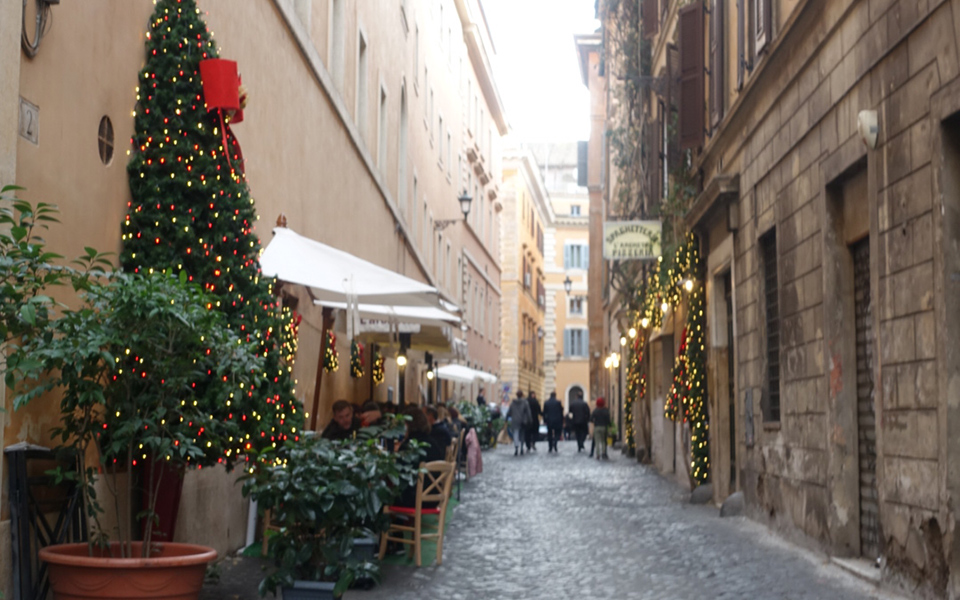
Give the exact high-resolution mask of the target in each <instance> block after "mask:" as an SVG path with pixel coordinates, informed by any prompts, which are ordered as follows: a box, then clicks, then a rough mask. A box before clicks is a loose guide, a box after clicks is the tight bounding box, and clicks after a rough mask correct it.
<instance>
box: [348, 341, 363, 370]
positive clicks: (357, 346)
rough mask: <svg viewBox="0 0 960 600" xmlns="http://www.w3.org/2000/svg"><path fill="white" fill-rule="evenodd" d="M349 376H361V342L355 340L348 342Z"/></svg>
mask: <svg viewBox="0 0 960 600" xmlns="http://www.w3.org/2000/svg"><path fill="white" fill-rule="evenodd" d="M350 377H353V378H354V379H360V378H361V377H363V344H361V343H360V342H358V341H357V340H353V342H351V343H350Z"/></svg>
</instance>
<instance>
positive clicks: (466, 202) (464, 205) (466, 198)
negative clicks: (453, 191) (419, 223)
mask: <svg viewBox="0 0 960 600" xmlns="http://www.w3.org/2000/svg"><path fill="white" fill-rule="evenodd" d="M457 202H459V203H460V211H461V212H462V213H463V220H464V221H466V220H467V215H469V214H470V204H471V203H472V202H473V198H471V197H470V195H469V194H468V193H467V190H463V192H461V193H460V197H458V198H457ZM459 221H460V219H438V220H436V221H434V222H433V230H434V231H440V230H441V229H446V228H447V227H448V226H450V225H453V224H454V223H458V222H459Z"/></svg>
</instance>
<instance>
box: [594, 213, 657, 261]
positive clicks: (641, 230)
mask: <svg viewBox="0 0 960 600" xmlns="http://www.w3.org/2000/svg"><path fill="white" fill-rule="evenodd" d="M661 228H662V224H661V223H660V221H607V222H605V223H604V224H603V257H604V258H606V259H616V260H644V259H652V258H657V257H658V256H660V253H661V250H660V232H661Z"/></svg>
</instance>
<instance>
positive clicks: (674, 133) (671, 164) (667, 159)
mask: <svg viewBox="0 0 960 600" xmlns="http://www.w3.org/2000/svg"><path fill="white" fill-rule="evenodd" d="M666 58H667V78H668V79H667V81H668V83H667V97H666V112H665V113H661V114H663V117H661V121H662V123H663V142H662V143H663V155H664V167H663V173H661V177H662V178H663V180H664V182H665V183H664V184H663V189H664V193H663V197H664V198H666V197H667V188H668V183H666V182H667V180H668V179H669V173H670V171H673V170H675V169H677V168H679V167H680V159H681V152H680V145H679V144H678V143H677V140H678V129H679V127H678V123H677V121H678V119H679V115H678V113H679V108H680V48H678V47H677V46H676V45H674V44H667V57H666Z"/></svg>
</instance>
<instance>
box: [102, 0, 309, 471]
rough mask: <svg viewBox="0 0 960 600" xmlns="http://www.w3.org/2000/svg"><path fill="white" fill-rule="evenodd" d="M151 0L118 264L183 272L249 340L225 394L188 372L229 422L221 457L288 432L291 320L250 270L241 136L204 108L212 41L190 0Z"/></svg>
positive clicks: (255, 249)
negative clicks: (240, 374)
mask: <svg viewBox="0 0 960 600" xmlns="http://www.w3.org/2000/svg"><path fill="white" fill-rule="evenodd" d="M155 4H156V7H155V9H154V12H153V15H152V17H151V19H150V23H149V27H148V30H147V32H146V42H145V43H146V52H147V57H146V62H145V63H144V66H143V68H142V69H141V70H140V72H139V86H138V87H137V90H136V94H137V105H136V109H135V110H134V113H133V116H134V117H135V120H134V133H133V137H132V138H131V143H132V146H133V151H132V156H131V159H130V162H129V164H128V165H127V173H128V176H129V183H130V191H131V195H132V201H131V202H129V203H128V205H127V214H126V216H125V218H124V221H123V225H122V236H121V237H122V241H123V248H122V251H121V253H120V263H121V266H122V267H123V269H124V270H125V271H128V272H134V273H139V272H142V271H146V272H153V271H173V272H183V273H186V275H187V278H188V279H189V280H190V281H193V282H196V283H198V284H199V285H200V286H201V287H202V288H203V289H204V290H205V291H207V292H209V293H211V294H213V295H214V296H215V297H216V300H215V301H211V302H210V303H209V304H208V305H207V308H208V309H211V310H213V309H216V310H219V311H221V312H222V313H223V314H224V315H225V317H226V319H225V320H226V323H227V327H228V328H229V329H231V330H232V331H233V332H234V333H235V334H237V336H238V337H239V338H240V340H241V343H249V344H252V345H254V347H255V349H256V352H257V354H259V355H260V356H262V357H263V358H264V359H265V366H264V371H263V372H262V373H261V374H260V375H261V377H260V378H259V379H260V380H259V381H258V382H257V384H256V385H254V386H252V387H251V386H248V387H247V388H246V389H241V388H239V387H237V389H235V390H233V391H232V392H229V393H228V394H227V395H226V396H225V395H224V394H223V393H222V392H220V391H219V390H221V389H222V388H221V387H219V386H213V385H210V383H209V381H208V380H203V379H201V380H198V381H197V382H196V386H197V388H200V389H203V390H209V392H205V393H201V394H199V396H200V398H201V399H202V402H203V404H204V406H205V407H206V409H207V410H208V411H209V414H211V415H216V417H217V418H218V419H221V420H223V421H224V422H225V423H226V422H231V423H235V424H237V425H238V426H239V430H240V431H239V433H238V434H237V435H236V437H235V438H231V441H232V442H233V443H234V446H233V447H232V448H227V449H225V450H224V451H223V453H222V458H223V459H225V460H220V462H227V463H228V465H229V464H232V462H233V461H234V460H236V458H237V457H238V455H239V454H240V453H241V452H244V451H254V450H262V449H269V448H275V447H277V445H278V444H280V443H282V442H283V441H284V440H285V439H287V438H288V437H293V438H297V437H298V436H299V434H298V431H299V430H300V428H301V427H302V423H303V411H302V409H301V406H300V405H299V403H298V401H297V400H296V396H295V393H294V387H293V377H292V371H293V364H292V361H293V357H294V354H295V352H296V345H295V337H296V325H295V324H294V315H293V313H292V311H289V310H283V311H281V310H280V304H279V302H278V301H277V298H276V297H275V296H274V293H273V285H274V281H273V280H272V279H269V278H265V277H263V276H262V274H261V271H260V264H259V254H260V251H261V245H260V240H259V239H258V238H257V236H256V235H255V234H254V232H253V225H254V223H255V222H256V220H257V214H256V209H255V206H254V200H253V198H252V197H251V195H250V190H249V188H248V186H247V182H246V178H245V175H244V173H243V171H242V169H241V168H240V167H241V164H242V157H241V155H240V146H239V144H238V143H237V140H236V138H235V137H234V136H233V133H232V132H231V131H229V126H228V125H226V123H227V122H228V120H229V115H228V116H227V117H224V114H223V113H222V112H221V110H220V109H219V108H218V107H213V106H210V107H208V106H206V99H205V92H206V88H205V86H204V84H203V82H202V81H201V76H200V64H201V62H202V61H205V60H208V59H213V58H216V57H217V55H218V51H217V46H216V43H215V42H214V40H213V38H212V36H211V34H210V31H209V29H208V28H207V26H206V24H205V23H204V21H203V19H202V18H201V17H200V11H199V9H198V8H197V6H196V1H195V0H157V1H156V3H155ZM237 85H239V82H237ZM208 108H209V109H210V110H208ZM214 108H216V110H214ZM236 120H237V121H239V120H240V119H239V115H237V118H236ZM198 431H199V430H198ZM197 435H199V432H197ZM249 457H250V454H248V455H247V458H246V460H248V461H249V460H250V458H249ZM213 458H215V457H211V456H203V457H198V462H199V463H200V464H207V463H208V462H211V461H212V459H213Z"/></svg>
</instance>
